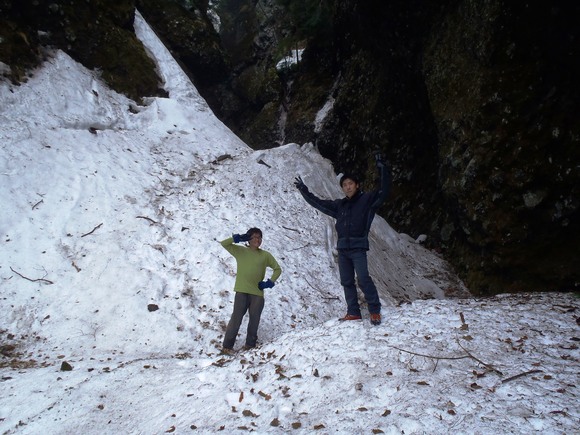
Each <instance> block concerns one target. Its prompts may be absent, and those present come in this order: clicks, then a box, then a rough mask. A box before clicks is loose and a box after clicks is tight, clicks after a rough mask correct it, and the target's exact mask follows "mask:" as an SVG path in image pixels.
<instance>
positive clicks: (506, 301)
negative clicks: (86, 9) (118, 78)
mask: <svg viewBox="0 0 580 435" xmlns="http://www.w3.org/2000/svg"><path fill="white" fill-rule="evenodd" d="M136 32H137V34H138V35H139V37H140V38H141V39H142V40H143V42H144V44H145V45H146V46H147V48H148V50H149V51H150V53H151V55H152V57H154V58H155V59H156V60H157V62H158V65H159V70H160V74H161V76H162V77H163V80H164V87H165V88H166V90H167V91H168V92H169V98H152V99H150V100H148V101H147V102H146V105H143V106H141V105H138V104H137V103H135V102H133V101H130V100H128V99H127V98H126V97H124V96H122V95H119V94H116V93H115V92H113V91H111V90H110V89H108V88H107V87H106V86H105V85H104V84H103V83H102V82H101V81H100V79H99V78H98V75H97V74H95V73H94V72H91V71H88V70H86V69H84V68H83V67H81V66H80V65H78V64H76V63H75V62H74V61H72V60H71V59H70V58H69V57H68V56H67V55H65V54H64V53H62V52H56V53H54V57H53V58H51V59H50V60H49V61H47V62H46V63H45V65H43V67H42V68H41V69H40V70H38V71H36V72H35V74H34V75H33V77H31V78H30V80H29V81H28V83H26V84H23V85H21V86H13V85H11V84H9V83H0V102H1V105H0V180H1V183H0V203H1V204H2V213H1V214H0V233H1V236H2V239H1V246H2V248H1V250H0V308H1V310H0V334H1V335H0V374H1V378H0V386H1V389H2V395H1V396H0V431H1V432H2V433H6V434H11V433H22V434H37V433H59V434H60V433H62V434H68V433H95V434H96V433H99V434H102V433H143V434H149V433H164V432H172V433H189V432H191V431H192V429H195V430H197V431H198V432H200V433H214V432H218V431H222V430H224V431H227V432H228V433H244V432H248V431H254V432H258V433H282V432H288V431H293V432H297V433H301V432H302V433H309V432H312V431H313V430H317V431H318V432H320V433H401V432H402V431H404V433H407V434H408V433H449V432H454V433H490V432H497V433H508V432H509V433H530V432H542V433H573V432H574V431H576V428H577V427H578V418H579V413H578V393H577V391H576V385H577V383H578V373H577V372H578V370H577V363H578V357H579V352H578V348H577V342H578V337H579V336H580V334H579V331H578V306H579V304H578V299H577V298H576V297H575V296H574V295H572V294H547V293H542V294H535V295H519V296H513V295H505V296H501V297H498V298H492V299H486V300H475V299H471V298H468V297H467V296H468V293H467V291H466V289H465V287H464V286H463V284H462V283H461V281H460V280H459V279H458V278H457V277H456V276H454V274H453V273H452V272H451V271H450V269H449V268H448V266H447V265H446V263H445V262H444V261H443V260H442V259H441V258H439V257H438V256H437V255H436V254H434V253H432V252H430V251H428V250H426V249H424V248H423V247H422V246H421V245H420V244H417V243H414V241H412V240H410V238H409V237H408V236H405V235H404V234H397V233H396V232H395V231H394V230H393V229H392V228H390V227H389V225H388V224H387V223H386V222H385V221H384V220H383V219H381V218H378V217H377V218H376V219H375V222H374V224H373V231H372V235H371V239H372V242H371V243H372V250H371V252H370V253H369V258H371V259H372V260H371V264H370V268H371V272H372V274H373V276H374V277H375V280H376V282H377V286H378V287H379V290H380V293H381V299H382V301H383V316H384V318H385V321H384V323H383V325H381V326H379V327H372V326H371V325H370V323H369V322H368V319H367V318H366V317H365V319H364V320H363V321H357V322H351V323H349V324H342V323H339V322H338V321H337V320H336V318H337V317H338V316H340V315H342V314H344V310H345V306H344V302H343V298H342V290H341V287H340V282H339V279H338V272H337V268H336V264H335V254H336V252H335V250H334V245H335V234H334V232H333V226H332V221H331V220H330V219H329V218H327V217H325V216H323V215H321V214H320V213H318V212H317V211H316V210H314V209H312V208H311V207H309V206H308V205H307V204H306V203H305V202H304V201H303V199H302V198H301V196H300V195H299V194H298V193H297V192H296V190H295V189H294V186H293V184H292V182H293V179H294V177H295V176H296V175H301V176H302V178H303V179H304V181H305V182H306V183H307V184H308V186H309V187H310V188H311V190H312V191H314V192H315V193H317V194H318V195H319V196H324V197H329V198H330V197H338V196H339V195H340V194H341V192H340V189H339V188H338V185H337V184H338V183H337V180H336V174H334V172H333V170H332V166H331V164H330V163H329V162H328V161H327V160H325V159H323V158H322V157H321V156H320V155H319V154H318V152H317V151H316V149H314V148H313V147H312V146H311V145H309V144H306V145H302V146H299V145H297V144H287V145H285V146H282V147H279V148H275V149H272V150H268V151H253V150H251V149H250V148H249V147H247V146H246V145H245V144H244V143H242V142H241V141H240V140H239V139H238V138H237V137H236V136H235V135H233V134H232V133H231V131H229V130H228V129H227V127H225V126H224V125H223V124H222V123H221V122H220V121H219V120H217V119H216V118H215V116H214V115H213V114H212V112H211V110H210V109H209V108H208V106H207V104H206V103H205V101H204V100H203V99H202V98H201V97H200V96H199V94H198V92H197V90H196V89H195V87H194V86H193V85H192V84H191V82H190V81H189V80H188V79H187V77H186V75H185V74H183V72H182V71H181V70H180V69H179V67H178V65H177V64H176V63H175V62H174V61H173V59H172V58H171V56H170V54H169V53H168V51H167V50H166V49H165V48H164V47H163V46H162V44H161V43H160V42H159V41H158V40H157V39H156V38H155V36H154V34H153V32H151V30H150V29H149V28H148V26H147V25H146V23H144V22H143V21H142V19H141V17H140V16H139V15H137V20H136ZM252 226H258V227H260V228H261V229H262V230H263V232H264V243H263V248H264V249H266V250H268V251H270V252H271V253H272V254H273V255H274V256H275V257H276V258H277V259H278V261H279V262H280V264H281V266H282V268H283V274H282V276H281V278H280V280H279V281H278V283H277V285H276V286H275V287H274V288H273V289H271V290H268V291H267V297H266V308H265V310H264V313H263V315H262V323H261V326H260V337H259V342H260V343H261V347H259V348H258V349H255V350H252V351H243V350H240V352H239V353H238V354H237V355H236V356H235V357H233V358H224V357H223V356H221V355H219V348H220V344H221V339H222V337H223V330H224V327H225V324H226V323H227V321H228V319H229V315H230V313H231V309H232V300H233V291H232V288H233V282H234V277H235V262H234V260H233V258H231V257H230V256H229V254H228V253H227V252H226V251H225V250H223V248H222V247H221V246H220V245H219V243H218V241H219V240H222V239H224V238H226V237H228V236H230V235H231V234H232V233H234V232H245V230H247V228H249V227H252ZM547 290H549V289H547ZM450 295H453V296H460V297H461V298H460V299H446V298H445V296H450ZM422 299H427V300H422ZM402 303H403V304H402ZM365 315H366V312H365ZM244 326H245V325H242V329H241V336H240V339H239V340H238V343H237V346H236V347H237V348H239V346H241V344H243V338H244V333H243V332H244ZM63 362H66V363H68V364H70V366H71V367H72V370H70V371H69V370H66V371H65V370H62V368H63V367H62V364H63ZM519 375H521V376H519ZM514 376H517V377H515V378H513V377H514Z"/></svg>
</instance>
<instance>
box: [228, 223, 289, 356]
mask: <svg viewBox="0 0 580 435" xmlns="http://www.w3.org/2000/svg"><path fill="white" fill-rule="evenodd" d="M240 242H247V243H248V246H239V245H236V244H235V243H240ZM220 243H221V245H222V246H223V247H224V248H225V249H226V251H228V252H229V253H230V254H232V255H233V256H234V258H235V259H236V264H237V274H236V283H235V285H234V291H235V293H236V295H235V297H234V311H233V313H232V317H231V318H230V321H229V322H228V326H227V328H226V334H225V336H224V341H223V349H222V352H223V353H226V354H230V353H232V352H233V348H234V343H235V342H236V337H237V335H238V331H239V329H240V325H241V324H242V320H243V318H244V316H245V315H246V312H249V316H250V317H249V320H248V330H247V334H246V345H245V348H246V349H251V348H253V347H255V346H256V341H257V340H258V326H260V317H261V315H262V310H263V309H264V290H265V289H267V288H272V287H274V283H275V282H276V280H277V279H278V277H279V276H280V274H281V273H282V269H281V268H280V266H279V265H278V262H277V261H276V259H275V258H274V257H273V256H272V254H270V253H269V252H268V251H265V250H263V249H260V245H261V244H262V231H261V230H260V229H259V228H250V229H249V230H248V232H246V234H242V235H240V234H234V235H233V236H232V237H228V238H227V239H225V240H222V241H221V242H220ZM267 267H269V268H270V269H272V276H271V277H270V278H269V279H267V280H264V278H265V276H266V268H267Z"/></svg>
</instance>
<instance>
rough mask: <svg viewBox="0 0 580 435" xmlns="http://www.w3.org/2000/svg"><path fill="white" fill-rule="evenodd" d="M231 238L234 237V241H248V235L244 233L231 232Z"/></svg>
mask: <svg viewBox="0 0 580 435" xmlns="http://www.w3.org/2000/svg"><path fill="white" fill-rule="evenodd" d="M232 238H233V239H234V243H240V242H248V241H249V240H250V235H249V234H248V233H246V234H233V235H232Z"/></svg>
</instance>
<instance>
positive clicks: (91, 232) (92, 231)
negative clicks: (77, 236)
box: [81, 222, 103, 237]
mask: <svg viewBox="0 0 580 435" xmlns="http://www.w3.org/2000/svg"><path fill="white" fill-rule="evenodd" d="M102 225H103V223H102V222H101V223H100V224H99V225H97V226H96V227H95V228H93V229H92V230H91V231H89V232H88V233H86V234H83V235H82V236H81V237H85V236H88V235H90V234H93V233H94V232H95V231H96V230H98V229H99V228H101V226H102Z"/></svg>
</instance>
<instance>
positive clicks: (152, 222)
mask: <svg viewBox="0 0 580 435" xmlns="http://www.w3.org/2000/svg"><path fill="white" fill-rule="evenodd" d="M137 219H145V220H147V221H149V222H151V225H155V224H156V223H157V222H156V221H154V220H153V219H151V218H149V217H147V216H137Z"/></svg>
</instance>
